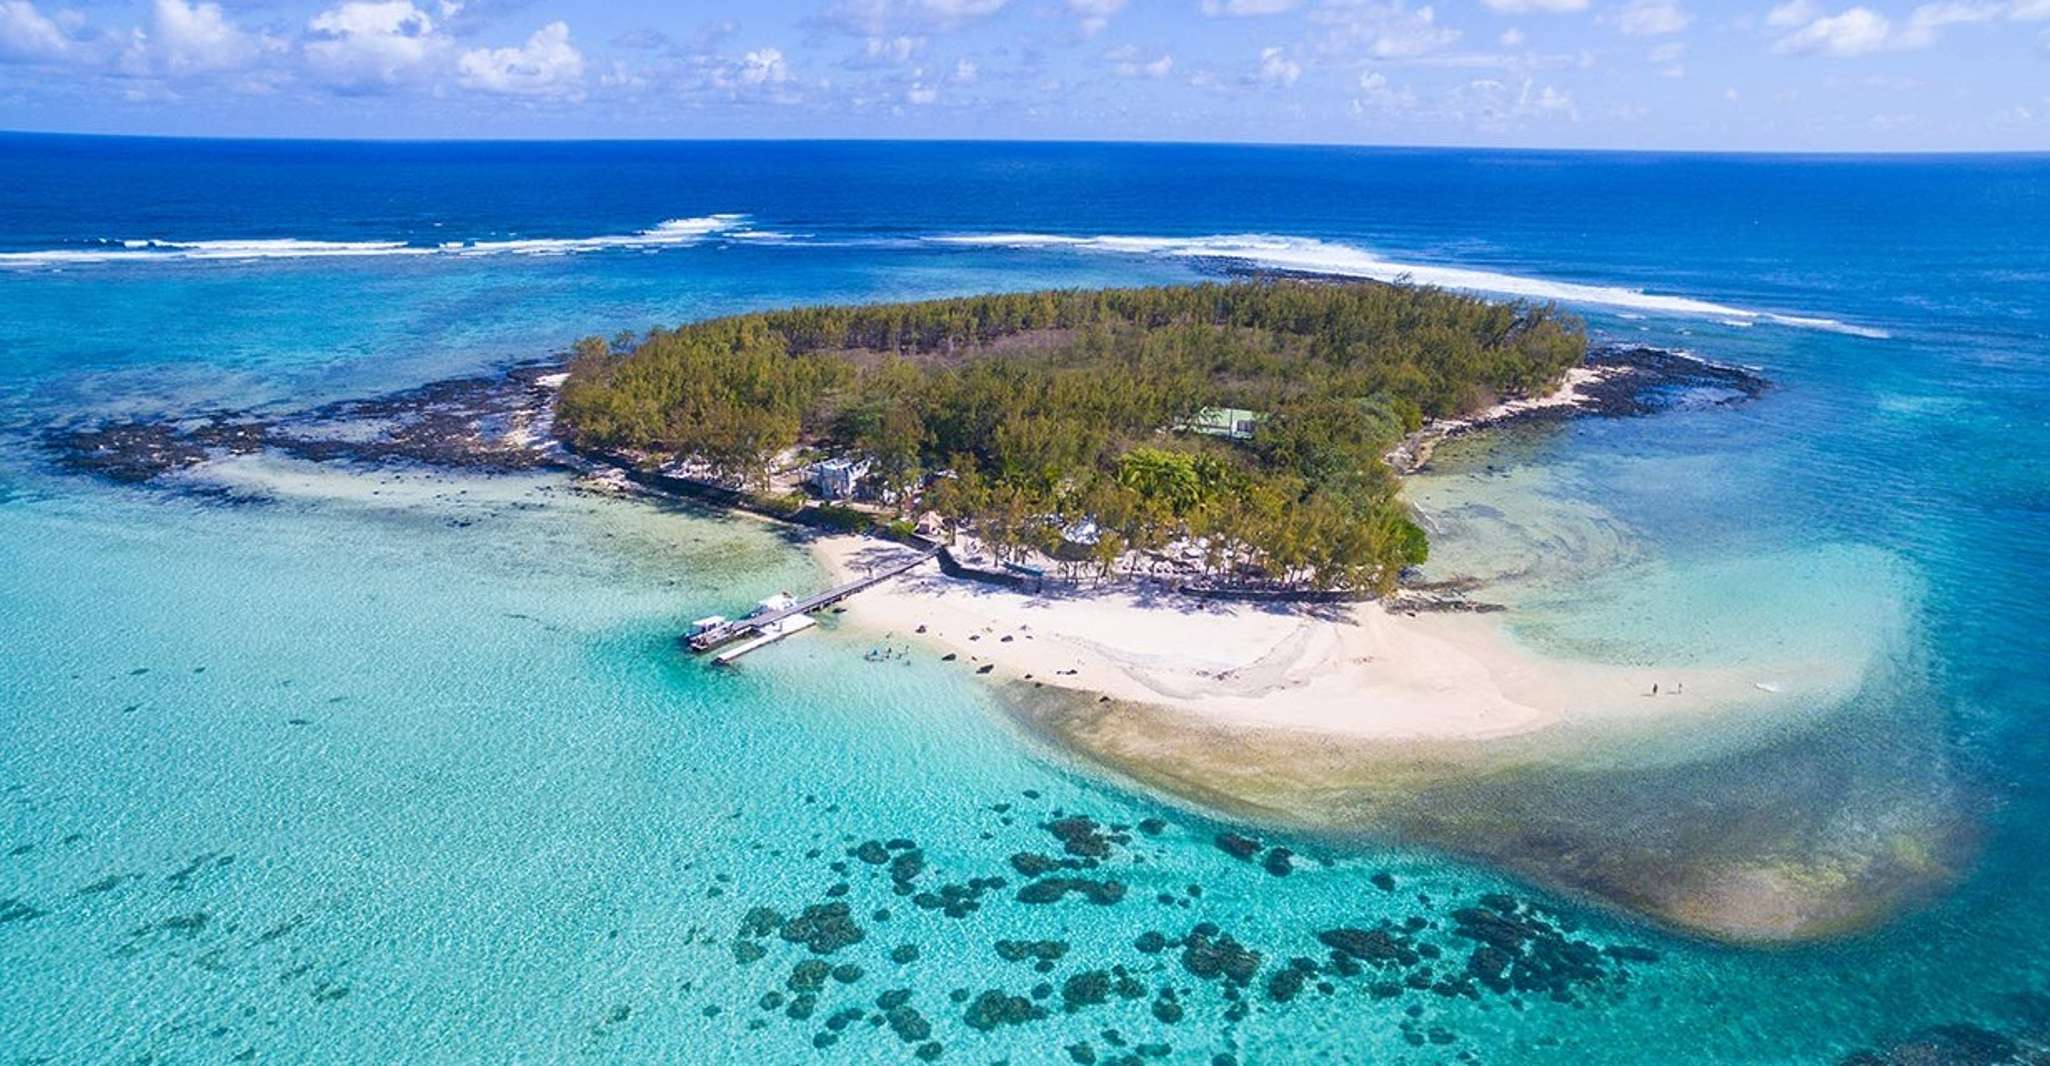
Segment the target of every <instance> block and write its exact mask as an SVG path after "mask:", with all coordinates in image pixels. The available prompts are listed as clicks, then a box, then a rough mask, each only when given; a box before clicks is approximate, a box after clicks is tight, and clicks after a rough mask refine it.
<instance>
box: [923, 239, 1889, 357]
mask: <svg viewBox="0 0 2050 1066" xmlns="http://www.w3.org/2000/svg"><path fill="white" fill-rule="evenodd" d="M927 240H928V241H931V242H933V243H937V244H947V245H957V246H970V247H983V248H1052V249H1072V250H1075V251H1081V252H1105V253H1111V254H1118V255H1149V256H1164V257H1170V258H1181V259H1216V260H1226V261H1229V262H1235V263H1243V264H1246V265H1249V266H1256V267H1264V268H1267V269H1271V270H1290V271H1300V272H1302V273H1306V274H1326V275H1332V276H1336V277H1350V278H1371V279H1374V280H1378V281H1397V280H1406V281H1409V282H1413V283H1415V284H1418V285H1432V286H1436V287H1439V288H1445V289H1459V290H1462V291H1466V292H1485V293H1492V294H1496V295H1502V296H1516V297H1521V298H1523V299H1527V300H1552V301H1557V302H1559V303H1567V304H1584V305H1593V306H1601V307H1616V308H1624V309H1627V310H1631V311H1644V312H1652V313H1656V314H1666V315H1687V316H1695V317H1708V318H1719V319H1725V320H1735V321H1742V322H1745V323H1747V324H1749V323H1753V322H1760V321H1764V322H1773V323H1777V324H1779V325H1783V326H1793V327H1796V328H1801V329H1819V330H1828V331H1830V332H1835V333H1848V334H1851V335H1853V336H1859V337H1872V338H1877V339H1884V338H1885V337H1887V336H1888V334H1887V333H1885V332H1884V331H1882V330H1877V329H1871V328H1868V327H1865V326H1857V325H1852V324H1850V323H1847V322H1841V321H1838V320H1836V319H1833V318H1825V317H1821V316H1812V315H1782V314H1775V313H1773V312H1770V311H1753V310H1749V309H1747V308H1742V307H1731V306H1729V305H1727V304H1720V303H1715V302H1712V301H1709V300H1697V299H1694V298H1693V297H1688V296H1673V295H1666V294H1662V293H1650V292H1645V291H1643V290H1641V289H1631V288H1625V287H1622V286H1614V285H1587V284H1582V283H1578V282H1570V281H1550V280H1546V279H1543V278H1533V277H1525V276H1523V275H1518V274H1502V273H1497V272H1495V271H1490V270H1476V269H1472V268H1469V267H1455V266H1437V265H1430V264H1420V263H1400V262H1396V261H1394V260H1389V259H1383V258H1381V257H1380V256H1377V255H1375V254H1374V253H1372V252H1369V251H1367V250H1366V249H1364V248H1359V247H1356V246H1354V245H1350V244H1341V243H1338V242H1335V241H1325V240H1318V239H1316V238H1314V237H1280V236H1269V235H1265V234H1242V235H1221V236H1210V237H1112V236H1099V237H1071V236H1062V235H1058V234H1049V233H990V234H958V235H946V236H936V237H929V238H927Z"/></svg>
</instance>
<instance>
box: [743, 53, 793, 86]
mask: <svg viewBox="0 0 2050 1066" xmlns="http://www.w3.org/2000/svg"><path fill="white" fill-rule="evenodd" d="M735 77H736V78H737V80H739V82H740V83H741V84H742V85H781V84H783V83H784V82H786V81H789V80H790V61H789V60H787V59H784V58H783V51H782V49H780V48H757V49H755V50H754V51H752V52H749V53H747V54H746V55H743V56H741V57H740V69H739V70H738V71H737V72H736V74H735Z"/></svg>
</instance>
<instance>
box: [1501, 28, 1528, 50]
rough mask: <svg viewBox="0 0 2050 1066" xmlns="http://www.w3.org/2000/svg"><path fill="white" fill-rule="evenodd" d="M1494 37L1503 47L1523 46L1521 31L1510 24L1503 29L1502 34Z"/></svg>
mask: <svg viewBox="0 0 2050 1066" xmlns="http://www.w3.org/2000/svg"><path fill="white" fill-rule="evenodd" d="M1496 39H1497V40H1499V41H1501V42H1502V47H1504V48H1521V47H1523V31H1522V30H1519V29H1517V28H1516V27H1514V26H1511V27H1509V28H1508V29H1506V30H1503V31H1502V36H1501V37H1499V38H1496Z"/></svg>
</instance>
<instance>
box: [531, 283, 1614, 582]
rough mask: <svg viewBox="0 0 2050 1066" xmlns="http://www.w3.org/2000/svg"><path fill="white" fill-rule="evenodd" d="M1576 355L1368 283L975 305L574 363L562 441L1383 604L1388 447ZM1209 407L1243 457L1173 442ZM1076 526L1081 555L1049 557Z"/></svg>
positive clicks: (831, 314)
mask: <svg viewBox="0 0 2050 1066" xmlns="http://www.w3.org/2000/svg"><path fill="white" fill-rule="evenodd" d="M626 348H630V350H623V349H626ZM1585 349H1586V337H1585V333H1584V331H1583V329H1582V327H1581V325H1580V324H1579V323H1578V322H1577V321H1575V320H1573V319H1571V318H1570V317H1566V316H1562V315H1560V314H1559V313H1557V312H1556V311H1555V310H1554V309H1553V308H1551V307H1549V306H1535V305H1527V304H1505V303H1494V302H1489V301H1486V300H1481V299H1477V298H1474V297H1469V296H1462V295H1458V294H1455V293H1448V292H1444V291H1440V290H1435V289H1428V288H1418V287H1411V286H1398V285H1383V284H1377V283H1358V284H1324V283H1308V282H1294V281H1263V282H1245V283H1234V284H1206V285H1192V286H1177V287H1165V288H1148V289H1110V290H1100V291H1063V292H1035V293H1023V294H1014V295H1013V294H1006V295H990V296H975V297H968V298H964V299H954V300H935V301H928V302H921V303H905V304H887V305H880V306H868V307H815V308H801V309H796V310H788V311H771V312H763V313H758V314H747V315H737V316H734V317H730V318H720V319H714V320H711V321H707V322H700V323H695V324H692V325H687V326H683V327H680V328H677V329H673V330H656V331H653V332H651V333H650V334H649V335H648V336H647V337H646V338H645V339H644V340H641V341H639V342H638V343H637V344H630V345H618V346H615V345H607V344H606V343H605V342H603V341H599V340H595V339H594V340H590V341H586V342H584V343H582V344H580V345H579V346H578V351H577V356H576V358H575V359H574V360H573V362H572V365H571V374H570V377H569V380H568V381H567V383H565V385H564V386H563V389H562V396H561V402H560V407H559V411H558V419H559V423H560V425H561V426H562V428H563V430H564V431H565V433H566V434H567V435H568V436H569V438H570V439H571V440H572V441H574V442H575V443H577V444H578V445H580V446H584V447H592V448H601V449H608V450H619V449H634V450H638V451H642V452H645V453H648V454H651V455H656V456H676V457H680V458H690V459H695V460H698V461H701V462H704V463H706V464H709V465H710V467H711V468H712V469H713V470H714V471H716V472H718V473H719V474H720V475H721V476H723V477H725V478H728V479H730V480H733V481H736V482H740V483H742V484H745V485H748V486H751V487H760V486H763V485H765V484H766V483H767V480H768V476H769V474H770V467H771V465H772V463H773V462H774V460H775V457H776V456H777V455H778V454H780V453H782V452H784V451H785V450H786V449H788V448H790V447H792V446H793V445H799V444H804V445H811V446H816V447H818V448H820V449H822V450H825V451H829V452H834V453H849V454H859V455H862V456H866V457H869V458H870V459H872V461H873V471H872V475H871V477H872V480H874V481H876V482H878V483H879V485H880V486H881V487H884V488H888V489H890V490H893V493H892V498H896V499H906V498H910V497H913V496H915V497H917V498H919V500H920V506H921V507H925V508H930V509H932V510H935V511H938V512H939V513H940V514H941V515H942V516H943V517H944V518H946V519H947V520H948V521H949V522H950V523H954V524H955V525H956V526H957V527H958V526H967V527H972V529H973V530H974V532H975V534H976V536H977V537H978V538H980V539H981V540H982V541H983V542H984V543H986V544H988V545H989V546H990V547H991V549H992V550H993V551H995V552H996V553H997V554H998V555H999V556H1001V557H1015V556H1018V555H1021V554H1023V553H1025V552H1027V551H1035V550H1036V551H1041V552H1044V553H1046V554H1049V555H1058V556H1061V557H1064V558H1068V559H1070V560H1075V559H1076V558H1077V556H1078V555H1080V556H1084V557H1086V559H1085V560H1084V561H1087V562H1089V563H1091V564H1093V565H1094V566H1096V567H1098V568H1099V569H1100V570H1101V571H1103V572H1106V573H1107V572H1109V571H1111V570H1112V569H1113V568H1115V567H1118V566H1125V565H1142V564H1143V561H1144V560H1145V559H1147V558H1148V557H1149V553H1158V552H1160V551H1161V550H1162V549H1164V548H1167V547H1169V546H1170V545H1179V546H1183V547H1184V548H1186V546H1187V545H1190V544H1200V545H1202V551H1201V553H1200V554H1201V555H1202V557H1203V558H1202V560H1201V565H1202V566H1203V568H1204V569H1205V570H1207V571H1209V572H1210V573H1211V574H1212V575H1213V576H1214V577H1215V578H1217V579H1219V580H1230V581H1259V582H1280V583H1287V584H1294V585H1304V586H1315V587H1323V588H1329V587H1350V588H1362V587H1371V588H1384V589H1385V588H1386V587H1388V586H1389V585H1390V584H1391V583H1392V582H1393V580H1394V577H1395V574H1396V573H1397V571H1399V570H1400V569H1401V567H1402V566H1404V565H1406V564H1409V563H1413V562H1419V561H1421V560H1422V558H1423V556H1424V552H1425V550H1426V548H1425V543H1424V538H1423V534H1422V531H1421V530H1419V529H1417V527H1416V526H1415V525H1414V524H1412V523H1411V522H1410V521H1409V519H1408V517H1407V514H1406V511H1405V509H1404V508H1403V506H1402V504H1401V501H1400V499H1399V498H1398V485H1397V483H1396V479H1395V477H1394V475H1393V473H1392V472H1391V471H1390V470H1389V469H1388V467H1387V465H1386V464H1385V463H1384V462H1383V461H1382V456H1383V455H1384V454H1385V453H1386V451H1387V450H1388V449H1389V448H1390V447H1392V446H1393V445H1394V444H1395V443H1396V442H1397V441H1398V440H1399V439H1400V438H1401V437H1402V435H1403V434H1404V433H1406V432H1408V431H1410V430H1413V429H1414V428H1416V427H1417V426H1418V425H1419V424H1420V423H1421V421H1422V420H1423V419H1425V418H1433V417H1442V416H1451V415H1458V414H1462V413H1466V412H1470V411H1472V410H1475V409H1477V408H1479V407H1482V406H1485V405H1487V404H1489V403H1492V402H1494V401H1495V400H1497V399H1498V398H1501V397H1504V396H1511V395H1522V394H1530V393H1535V392H1539V391H1542V390H1545V389H1547V388H1549V387H1550V386H1552V385H1553V384H1554V383H1556V382H1557V381H1558V380H1559V378H1560V376H1561V375H1562V374H1563V373H1564V372H1565V370H1566V369H1567V368H1568V367H1571V366H1573V365H1575V364H1576V363H1578V362H1579V361H1580V359H1581V358H1582V355H1583V353H1584V352H1585ZM1218 407H1235V408H1244V409H1248V410H1251V411H1254V412H1257V413H1258V415H1259V417H1258V419H1257V421H1256V428H1255V430H1254V431H1253V433H1252V435H1251V437H1250V439H1244V440H1233V439H1228V438H1220V437H1215V436H1208V435H1203V434H1199V433H1194V432H1188V431H1186V429H1185V427H1188V426H1190V425H1191V423H1192V422H1193V421H1194V420H1195V419H1196V417H1197V415H1198V412H1200V411H1203V410H1205V409H1207V408H1218ZM942 471H944V472H945V474H946V476H940V477H935V476H934V475H935V473H936V472H942ZM1085 520H1086V521H1089V522H1092V523H1094V525H1095V526H1096V528H1097V529H1098V530H1099V531H1100V533H1099V535H1098V536H1097V537H1096V538H1095V539H1094V542H1093V543H1088V544H1076V543H1063V536H1062V530H1063V529H1064V528H1070V527H1072V526H1073V525H1074V524H1075V523H1077V522H1081V521H1085ZM1153 557H1155V558H1157V555H1155V556H1153Z"/></svg>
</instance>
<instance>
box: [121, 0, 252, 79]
mask: <svg viewBox="0 0 2050 1066" xmlns="http://www.w3.org/2000/svg"><path fill="white" fill-rule="evenodd" d="M153 7H154V12H153V13H154V22H153V23H152V27H151V31H150V32H145V31H143V30H140V29H138V30H136V31H134V34H133V36H132V38H131V40H130V43H129V47H128V52H127V54H126V55H125V56H124V57H123V63H124V65H125V66H127V67H128V68H129V69H130V71H131V72H133V73H147V72H155V71H162V72H165V73H170V74H185V73H191V72H195V71H209V70H226V69H229V68H231V67H238V66H241V65H243V64H244V63H247V62H249V61H250V60H252V59H255V58H256V57H257V56H258V55H259V54H261V53H262V52H264V51H266V50H270V49H274V48H276V47H278V44H277V42H273V41H269V40H267V39H265V38H263V37H260V36H258V35H256V34H254V33H250V32H248V31H246V30H243V29H242V28H240V27H238V26H236V25H235V24H234V23H233V22H230V21H229V20H228V19H227V17H226V16H225V15H223V14H221V5H219V4H215V3H197V4H188V3H186V2H185V0H156V3H155V4H154V5H153Z"/></svg>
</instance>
